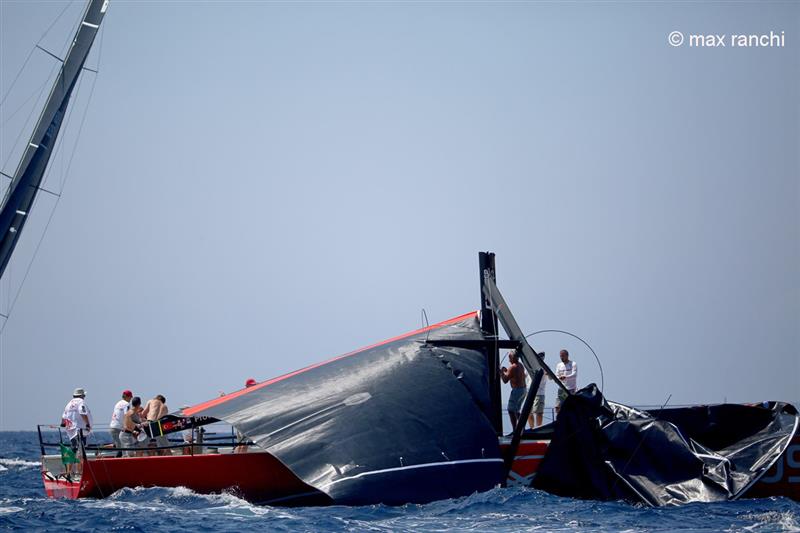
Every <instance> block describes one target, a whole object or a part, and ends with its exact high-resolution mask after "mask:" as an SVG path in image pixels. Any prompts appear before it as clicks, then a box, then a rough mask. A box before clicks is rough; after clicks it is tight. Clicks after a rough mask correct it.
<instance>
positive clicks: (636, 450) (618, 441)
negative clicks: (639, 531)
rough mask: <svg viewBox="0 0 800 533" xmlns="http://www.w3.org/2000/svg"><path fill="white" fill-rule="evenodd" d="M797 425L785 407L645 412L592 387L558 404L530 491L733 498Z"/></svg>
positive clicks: (652, 500) (646, 498)
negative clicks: (546, 445)
mask: <svg viewBox="0 0 800 533" xmlns="http://www.w3.org/2000/svg"><path fill="white" fill-rule="evenodd" d="M797 425H798V417H797V412H796V410H795V409H794V408H793V407H792V406H790V405H787V404H773V405H772V406H771V408H764V407H754V406H745V405H717V406H697V407H687V408H676V409H665V410H661V411H654V412H652V413H649V412H644V411H638V410H636V409H633V408H630V407H626V406H623V405H620V404H616V403H612V402H607V401H606V400H605V399H604V398H603V396H602V394H601V393H600V392H599V391H598V390H597V387H596V386H595V385H594V384H592V385H589V386H588V387H585V388H584V389H581V390H580V391H578V393H577V394H575V395H573V396H571V397H570V398H568V399H567V400H566V401H565V402H564V405H563V407H562V409H561V413H560V414H559V417H558V420H557V422H556V424H555V434H554V437H553V440H552V442H551V443H550V446H549V448H548V450H547V454H546V455H545V457H544V459H543V461H542V464H541V465H540V466H539V470H538V471H537V473H536V477H535V478H534V480H533V486H534V487H536V488H540V489H542V490H546V491H548V492H552V493H554V494H558V495H561V496H573V497H579V498H590V499H607V500H611V499H625V500H629V501H635V502H643V503H646V504H649V505H654V506H661V505H670V504H682V503H689V502H711V501H722V500H733V499H736V498H738V497H739V496H742V495H744V494H745V493H746V491H747V489H748V488H749V487H750V486H752V485H753V484H754V483H755V482H756V481H758V479H759V478H760V477H761V476H762V475H763V474H764V473H765V472H766V471H767V470H768V469H769V467H770V466H771V465H772V464H773V463H774V462H775V460H777V459H778V457H780V455H781V454H782V453H783V451H784V450H785V449H786V446H787V445H788V444H789V441H791V439H792V437H793V436H794V434H795V432H796V431H797Z"/></svg>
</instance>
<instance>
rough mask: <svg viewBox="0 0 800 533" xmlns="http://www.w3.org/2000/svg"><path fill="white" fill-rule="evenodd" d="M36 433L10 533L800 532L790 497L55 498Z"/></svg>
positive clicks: (3, 503)
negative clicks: (364, 502)
mask: <svg viewBox="0 0 800 533" xmlns="http://www.w3.org/2000/svg"><path fill="white" fill-rule="evenodd" d="M38 454H39V450H38V444H37V438H36V433H35V432H32V431H23V432H0V529H11V530H25V531H56V530H58V531H83V532H89V531H112V530H113V531H126V532H128V531H132V532H135V531H259V532H261V531H313V532H325V531H359V532H360V531H414V532H422V531H436V532H445V531H581V532H583V531H609V532H612V531H613V532H620V531H625V532H634V531H750V532H752V531H764V532H772V531H800V503H797V502H794V501H792V500H789V499H785V498H770V499H764V500H741V501H737V502H729V503H716V504H692V505H687V506H684V507H673V508H661V509H651V508H647V507H643V506H633V505H629V504H627V503H622V502H611V503H605V502H604V503H600V502H588V501H578V500H573V499H569V498H559V497H557V496H552V495H550V494H547V493H544V492H541V491H537V490H534V489H523V488H515V489H495V490H492V491H490V492H486V493H482V494H473V495H471V496H467V497H464V498H458V499H454V500H446V501H440V502H435V503H431V504H428V505H405V506H403V507H387V506H383V505H371V506H367V507H338V506H337V507H316V508H315V507H306V508H280V507H261V506H256V505H251V504H249V503H247V502H246V501H244V500H241V499H239V498H236V497H235V496H232V495H229V494H221V495H210V496H209V495H201V494H195V493H194V492H192V491H190V490H188V489H185V488H169V489H166V488H165V489H162V488H151V489H133V490H131V489H124V490H121V491H119V492H117V493H115V494H114V495H112V496H111V497H109V498H107V499H105V500H78V501H75V500H71V501H67V500H51V499H48V498H47V497H45V495H44V489H43V487H42V482H41V478H40V475H39V457H38Z"/></svg>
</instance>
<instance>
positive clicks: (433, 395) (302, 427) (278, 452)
mask: <svg viewBox="0 0 800 533" xmlns="http://www.w3.org/2000/svg"><path fill="white" fill-rule="evenodd" d="M427 339H436V340H440V339H457V340H484V336H483V334H482V332H481V330H480V328H479V326H478V322H477V318H476V314H475V313H470V314H468V315H464V316H461V317H458V318H456V319H452V320H449V321H447V322H443V323H441V324H437V325H435V326H431V327H430V328H426V330H420V331H418V332H414V333H411V334H408V335H406V336H403V337H400V338H397V339H392V340H390V341H386V342H384V343H381V344H378V345H375V346H372V347H368V348H365V349H362V350H359V351H357V352H354V353H351V354H347V355H345V356H341V357H338V358H336V359H333V360H331V361H329V362H326V363H324V364H321V365H315V366H312V367H309V368H306V369H303V370H300V371H297V372H294V373H291V374H288V375H286V376H283V377H280V378H276V379H274V380H271V381H268V382H265V383H262V384H260V385H258V386H257V387H253V388H251V389H245V390H244V391H240V393H239V394H238V395H232V396H233V397H231V398H230V399H226V398H225V397H223V398H220V399H219V400H217V401H212V402H208V404H206V405H207V407H206V406H203V405H201V406H198V408H199V409H198V410H193V411H192V414H193V415H201V416H211V417H214V418H218V419H221V420H225V421H226V422H229V423H231V424H233V425H234V426H235V427H236V428H237V429H238V430H239V431H241V432H243V433H244V434H245V435H247V436H248V437H249V438H250V439H252V440H253V441H255V442H256V443H257V444H258V446H259V447H261V448H263V449H265V450H267V451H269V452H270V453H272V454H273V455H275V456H276V457H277V458H278V459H280V460H281V462H283V463H284V464H285V465H286V466H287V467H289V468H290V469H291V470H292V471H293V472H294V473H295V474H296V475H297V476H298V477H300V478H301V479H302V480H303V481H305V482H306V483H308V484H309V485H311V486H312V487H314V488H316V489H318V490H320V491H322V492H323V493H325V494H327V495H328V496H330V497H331V499H332V501H333V502H335V503H340V504H369V503H378V502H381V503H388V504H402V503H408V502H428V501H433V500H437V499H443V498H450V497H457V496H462V495H466V494H470V493H472V492H475V491H480V490H488V489H491V488H492V487H494V486H496V485H497V484H499V483H500V482H501V480H502V476H503V468H502V466H503V462H502V459H501V457H500V450H499V447H498V441H497V436H496V435H495V432H494V430H493V428H492V426H491V424H490V422H489V418H488V417H487V413H488V409H489V403H490V401H489V389H488V372H487V365H486V354H485V353H484V352H482V351H478V350H470V349H464V348H453V347H445V346H437V347H434V346H431V345H429V344H426V342H425V341H426V340H427Z"/></svg>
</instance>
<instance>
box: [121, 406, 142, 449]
mask: <svg viewBox="0 0 800 533" xmlns="http://www.w3.org/2000/svg"><path fill="white" fill-rule="evenodd" d="M141 414H142V399H141V398H139V397H138V396H134V397H133V398H132V399H131V406H130V408H128V410H127V411H126V412H125V416H124V417H123V418H122V435H120V441H121V442H122V447H123V448H127V449H126V450H125V457H133V456H134V455H137V456H138V455H141V453H140V452H138V451H136V450H135V448H138V447H139V440H138V437H139V433H141V431H142V424H141V422H142V419H141Z"/></svg>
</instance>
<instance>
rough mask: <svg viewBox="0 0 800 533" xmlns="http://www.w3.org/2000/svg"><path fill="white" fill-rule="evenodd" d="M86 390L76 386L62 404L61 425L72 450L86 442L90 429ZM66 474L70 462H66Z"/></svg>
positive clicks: (74, 450) (76, 449) (75, 450)
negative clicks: (63, 404) (69, 398)
mask: <svg viewBox="0 0 800 533" xmlns="http://www.w3.org/2000/svg"><path fill="white" fill-rule="evenodd" d="M85 398H86V390H85V389H84V388H83V387H78V388H77V389H75V390H74V391H73V392H72V399H71V400H70V401H68V402H67V405H66V406H64V413H63V414H62V415H61V426H62V427H64V428H66V431H67V437H69V444H70V446H71V447H72V450H73V452H77V451H78V450H79V449H80V448H81V447H83V446H84V445H85V444H86V435H87V434H88V433H89V432H91V431H92V412H91V411H89V406H87V405H86V402H85ZM66 466H67V475H69V474H70V473H71V467H72V465H71V464H67V465H66Z"/></svg>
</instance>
